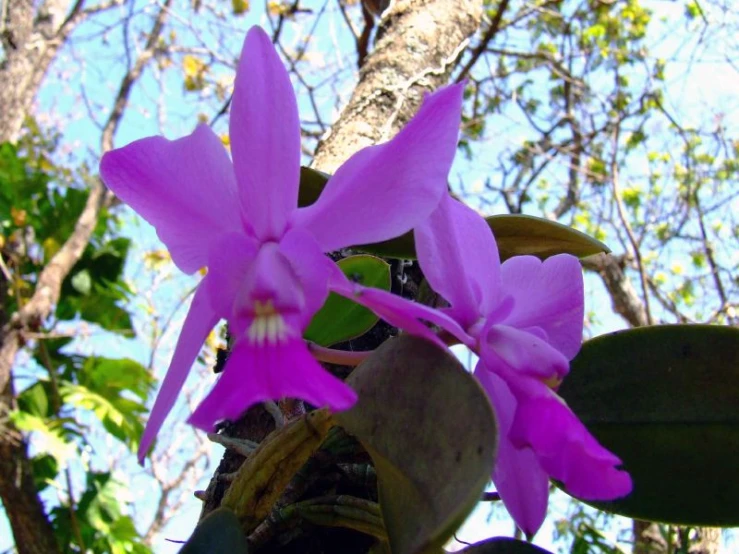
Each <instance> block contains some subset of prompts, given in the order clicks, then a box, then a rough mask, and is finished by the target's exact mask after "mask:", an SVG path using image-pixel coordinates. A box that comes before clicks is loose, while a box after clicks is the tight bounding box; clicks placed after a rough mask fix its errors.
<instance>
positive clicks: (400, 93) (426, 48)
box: [312, 0, 482, 173]
mask: <svg viewBox="0 0 739 554" xmlns="http://www.w3.org/2000/svg"><path fill="white" fill-rule="evenodd" d="M481 18H482V2H480V1H473V0H396V1H395V2H393V3H392V4H391V5H390V7H389V8H388V10H387V11H385V12H384V14H383V18H382V20H381V21H380V25H379V27H378V30H377V41H376V45H375V48H374V50H373V51H372V53H371V54H370V55H369V56H368V57H367V60H366V61H365V63H364V65H363V66H362V69H361V70H360V73H359V82H358V83H357V86H356V88H355V89H354V93H353V94H352V97H351V99H350V100H349V103H348V104H347V105H346V107H345V108H344V111H343V112H342V114H341V116H340V117H339V119H338V121H336V123H334V125H333V126H332V128H331V132H330V133H329V134H328V135H327V136H326V137H324V139H323V140H322V141H321V143H320V144H319V145H318V148H317V150H316V154H315V158H314V160H313V164H312V166H313V167H315V168H316V169H320V170H321V171H325V172H327V173H333V172H334V171H335V170H336V168H337V167H339V166H340V165H341V164H342V163H343V162H344V161H345V160H346V159H347V158H348V157H349V156H351V155H352V154H354V153H355V152H356V151H357V150H359V149H361V148H364V147H365V146H370V145H372V144H376V143H378V142H382V141H385V140H388V139H390V138H391V137H392V136H394V135H395V133H397V132H398V130H399V129H400V128H401V127H402V126H403V125H404V124H405V123H406V122H407V121H408V119H410V117H411V116H412V115H413V114H414V113H415V112H416V111H417V110H418V107H419V106H420V104H421V100H422V98H423V95H424V93H425V92H430V91H433V90H436V89H437V88H439V87H440V86H441V85H443V84H446V83H447V82H448V81H449V76H450V74H451V71H452V69H453V68H454V66H455V63H456V62H457V60H458V58H459V56H460V55H461V54H462V52H463V51H464V49H465V47H466V46H467V43H468V41H469V38H470V36H471V35H472V34H473V33H474V32H475V31H476V30H477V28H478V26H479V25H480V21H481Z"/></svg>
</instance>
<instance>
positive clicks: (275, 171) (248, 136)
mask: <svg viewBox="0 0 739 554" xmlns="http://www.w3.org/2000/svg"><path fill="white" fill-rule="evenodd" d="M229 131H230V135H231V154H232V157H233V160H234V162H233V163H234V168H235V170H236V177H237V179H238V182H239V197H240V199H241V212H242V214H243V217H244V220H245V222H246V223H247V224H248V225H249V226H250V227H251V229H253V231H254V233H255V234H256V236H257V237H258V238H260V239H263V240H267V239H272V240H277V239H279V238H280V237H281V236H282V233H283V232H284V231H285V228H286V226H287V221H288V218H289V217H290V215H291V213H292V212H293V210H295V209H296V208H297V204H298V184H299V180H300V121H299V119H298V105H297V102H296V101H295V93H294V92H293V88H292V84H291V83H290V77H289V76H288V74H287V71H286V70H285V68H284V66H283V65H282V61H280V57H279V56H278V55H277V52H276V51H275V49H274V46H272V42H271V41H270V39H269V37H268V36H267V34H266V33H265V32H264V31H263V30H262V29H260V28H259V27H252V28H251V29H250V30H249V32H248V34H247V35H246V40H245V41H244V48H243V50H242V52H241V59H240V61H239V67H238V69H237V70H236V83H235V88H234V95H233V101H232V103H231V118H230V121H229Z"/></svg>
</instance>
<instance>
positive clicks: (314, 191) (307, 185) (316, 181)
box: [298, 167, 331, 208]
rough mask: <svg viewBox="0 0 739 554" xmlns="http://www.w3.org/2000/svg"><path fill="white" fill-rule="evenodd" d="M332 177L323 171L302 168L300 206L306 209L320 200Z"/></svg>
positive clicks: (299, 194)
mask: <svg viewBox="0 0 739 554" xmlns="http://www.w3.org/2000/svg"><path fill="white" fill-rule="evenodd" d="M330 177H331V176H330V175H329V174H328V173H324V172H323V171H317V170H315V169H311V168H310V167H301V168H300V192H299V193H298V206H300V207H301V208H305V207H306V206H310V205H311V204H313V203H314V202H315V201H316V200H318V197H319V196H321V192H322V191H323V189H324V187H325V186H326V183H328V180H329V178H330Z"/></svg>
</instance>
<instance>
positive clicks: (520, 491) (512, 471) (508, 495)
mask: <svg viewBox="0 0 739 554" xmlns="http://www.w3.org/2000/svg"><path fill="white" fill-rule="evenodd" d="M474 375H475V377H477V379H478V381H479V382H480V384H481V385H482V387H483V389H485V392H487V394H488V398H490V402H491V403H492V405H493V409H494V410H495V415H496V419H497V420H498V456H497V459H496V461H495V468H494V470H493V476H492V477H493V483H494V484H495V488H496V490H497V491H498V493H499V494H500V498H501V500H502V501H503V504H505V507H506V509H507V510H508V512H509V513H510V514H511V517H513V520H514V521H515V522H516V525H518V526H519V527H520V528H521V530H522V531H523V532H524V533H526V534H527V535H528V536H533V535H534V534H535V533H536V532H537V531H538V530H539V528H540V527H541V524H542V523H543V522H544V518H545V517H546V514H547V504H548V502H549V478H548V477H547V474H546V473H545V472H544V470H543V469H542V467H541V465H540V464H539V461H538V460H537V458H536V455H535V454H534V452H533V451H532V450H531V449H530V448H528V447H524V448H516V447H515V446H514V445H513V444H512V443H511V440H510V438H509V432H510V429H511V426H512V424H513V418H514V415H515V413H516V399H515V397H514V396H513V394H512V393H511V391H510V389H509V388H508V385H506V383H505V381H503V380H502V379H501V378H500V377H498V376H497V375H496V374H495V373H493V372H492V371H490V370H489V369H488V368H487V367H485V365H484V364H483V363H482V362H480V363H478V364H477V367H476V368H475V373H474Z"/></svg>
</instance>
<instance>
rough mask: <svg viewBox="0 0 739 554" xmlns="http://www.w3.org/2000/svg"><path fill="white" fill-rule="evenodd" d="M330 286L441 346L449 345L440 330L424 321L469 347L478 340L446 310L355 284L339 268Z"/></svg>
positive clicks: (333, 275)
mask: <svg viewBox="0 0 739 554" xmlns="http://www.w3.org/2000/svg"><path fill="white" fill-rule="evenodd" d="M329 288H330V289H331V290H332V291H333V292H335V293H336V294H340V295H341V296H345V297H346V298H348V299H349V300H352V301H354V302H356V303H357V304H361V305H362V306H365V307H367V308H369V309H370V310H372V311H373V312H374V313H375V314H377V315H378V316H380V317H381V318H382V319H384V320H385V321H387V322H388V323H390V324H391V325H393V326H394V327H398V328H400V329H403V330H404V331H406V332H408V333H410V334H412V335H416V336H419V337H422V338H425V339H426V340H430V341H431V342H433V343H435V344H436V345H438V346H440V347H441V348H446V345H445V344H444V342H442V341H441V339H439V337H438V336H437V335H436V333H434V332H433V331H432V330H431V329H429V328H428V327H426V325H424V324H423V323H421V320H425V321H428V322H430V323H433V324H435V325H438V326H439V327H441V328H442V329H444V330H446V331H448V332H449V333H451V334H452V335H454V336H455V337H457V338H458V339H459V340H460V341H462V342H463V343H464V344H466V345H468V346H472V345H473V343H474V339H473V338H472V337H470V336H469V335H468V334H467V333H466V332H465V331H464V329H462V327H461V326H460V325H459V323H457V322H456V321H455V320H454V319H452V318H450V317H449V316H448V315H446V314H444V313H443V312H440V311H438V310H434V309H433V308H429V307H428V306H424V305H423V304H419V303H418V302H413V301H412V300H408V299H406V298H403V297H401V296H397V295H395V294H392V293H390V292H388V291H385V290H382V289H376V288H372V287H363V286H361V285H359V284H357V283H352V282H351V281H349V279H347V277H346V276H345V275H344V274H343V273H342V272H341V271H340V270H338V268H337V271H335V272H334V273H333V274H332V276H331V282H330V283H329Z"/></svg>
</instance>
